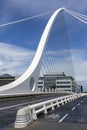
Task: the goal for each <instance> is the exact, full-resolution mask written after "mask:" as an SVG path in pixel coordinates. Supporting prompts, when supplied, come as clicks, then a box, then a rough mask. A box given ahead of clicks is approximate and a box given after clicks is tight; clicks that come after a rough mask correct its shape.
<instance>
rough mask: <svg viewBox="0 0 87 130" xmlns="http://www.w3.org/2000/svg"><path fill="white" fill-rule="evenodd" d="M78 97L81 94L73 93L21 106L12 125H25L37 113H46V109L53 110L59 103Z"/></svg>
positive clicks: (17, 126)
mask: <svg viewBox="0 0 87 130" xmlns="http://www.w3.org/2000/svg"><path fill="white" fill-rule="evenodd" d="M79 97H81V94H73V95H68V96H63V97H58V98H55V99H52V100H48V101H44V102H40V103H37V104H32V105H29V106H27V107H23V108H21V109H19V110H18V111H17V115H16V121H15V124H14V127H15V128H24V127H27V126H28V125H29V124H30V123H31V122H32V121H33V120H36V119H37V114H39V113H41V112H44V114H47V110H48V109H50V108H51V109H52V110H54V109H55V106H57V107H60V106H61V105H64V104H65V103H68V102H70V101H73V100H75V99H77V98H79Z"/></svg>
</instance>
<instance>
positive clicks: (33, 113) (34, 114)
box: [32, 108, 37, 120]
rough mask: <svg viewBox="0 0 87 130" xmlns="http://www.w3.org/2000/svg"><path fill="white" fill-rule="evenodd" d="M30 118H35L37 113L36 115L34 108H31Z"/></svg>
mask: <svg viewBox="0 0 87 130" xmlns="http://www.w3.org/2000/svg"><path fill="white" fill-rule="evenodd" d="M32 118H33V120H37V115H36V112H35V108H33V109H32Z"/></svg>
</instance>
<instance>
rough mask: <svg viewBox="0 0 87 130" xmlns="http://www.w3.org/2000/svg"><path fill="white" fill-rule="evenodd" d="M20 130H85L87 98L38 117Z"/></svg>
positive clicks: (86, 127) (10, 129)
mask: <svg viewBox="0 0 87 130" xmlns="http://www.w3.org/2000/svg"><path fill="white" fill-rule="evenodd" d="M8 130H16V129H15V128H12V127H10V128H9V129H8ZM17 130H20V129H17ZM21 130H87V96H84V97H81V98H79V99H77V100H74V101H72V102H70V103H68V104H65V105H63V106H61V107H60V108H56V109H55V110H54V111H52V110H51V111H49V112H48V114H46V115H44V114H42V115H41V114H40V115H38V119H37V120H36V121H34V122H33V123H32V124H30V125H29V126H28V127H26V128H23V129H21Z"/></svg>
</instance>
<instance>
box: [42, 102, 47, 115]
mask: <svg viewBox="0 0 87 130" xmlns="http://www.w3.org/2000/svg"><path fill="white" fill-rule="evenodd" d="M43 108H44V114H47V109H46V105H45V104H44V105H43Z"/></svg>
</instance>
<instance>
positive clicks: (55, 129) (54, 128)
mask: <svg viewBox="0 0 87 130" xmlns="http://www.w3.org/2000/svg"><path fill="white" fill-rule="evenodd" d="M7 130H87V124H80V123H57V122H51V121H41V120H39V121H38V120H37V121H34V122H33V123H32V124H30V125H29V126H28V127H27V128H23V129H15V128H9V129H7Z"/></svg>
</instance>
